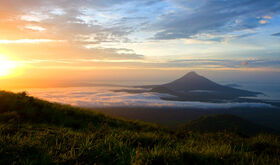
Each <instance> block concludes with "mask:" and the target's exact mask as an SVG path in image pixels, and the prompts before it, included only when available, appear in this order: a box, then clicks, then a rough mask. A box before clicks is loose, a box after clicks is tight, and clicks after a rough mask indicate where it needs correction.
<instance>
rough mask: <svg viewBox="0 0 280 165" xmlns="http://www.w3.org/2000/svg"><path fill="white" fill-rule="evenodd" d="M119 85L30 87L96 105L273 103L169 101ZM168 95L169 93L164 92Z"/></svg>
mask: <svg viewBox="0 0 280 165" xmlns="http://www.w3.org/2000/svg"><path fill="white" fill-rule="evenodd" d="M116 88H117V87H98V88H97V87H84V88H55V89H35V90H34V89H33V90H27V91H28V92H29V94H30V95H33V96H36V97H39V98H41V99H46V100H48V101H52V102H58V103H63V104H71V105H74V106H80V107H88V108H96V107H126V106H129V107H178V108H200V109H219V108H235V107H271V105H269V104H265V103H207V102H190V101H166V100H161V99H160V96H161V95H160V94H157V93H140V94H139V93H138V94H131V93H125V92H113V91H112V90H113V89H116ZM165 97H166V96H165Z"/></svg>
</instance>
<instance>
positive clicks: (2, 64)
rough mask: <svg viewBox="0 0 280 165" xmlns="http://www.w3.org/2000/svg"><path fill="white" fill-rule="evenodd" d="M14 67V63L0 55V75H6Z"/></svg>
mask: <svg viewBox="0 0 280 165" xmlns="http://www.w3.org/2000/svg"><path fill="white" fill-rule="evenodd" d="M15 67H16V65H15V63H14V62H12V61H9V60H6V59H4V58H2V57H0V76H1V77H4V76H8V75H11V74H12V71H13V69H14V68H15Z"/></svg>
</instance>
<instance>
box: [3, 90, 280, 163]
mask: <svg viewBox="0 0 280 165" xmlns="http://www.w3.org/2000/svg"><path fill="white" fill-rule="evenodd" d="M0 113H1V114H0V121H1V122H0V164H176V165H177V164H244V165H245V164H246V165H247V164H271V165H274V164H275V165H277V164H280V137H279V136H276V135H268V134H259V135H257V136H253V137H241V136H239V135H237V134H234V133H227V132H221V133H203V134H202V133H196V132H191V131H186V130H176V131H174V130H173V131H169V130H167V129H165V128H161V127H159V126H156V125H152V124H147V123H142V122H136V121H126V120H121V119H116V118H112V117H109V116H106V115H103V114H100V113H95V112H91V111H88V110H85V109H80V108H74V107H70V106H65V105H59V104H53V103H49V102H46V101H42V100H38V99H36V98H33V97H28V96H26V94H25V93H20V94H14V93H9V92H1V93H0Z"/></svg>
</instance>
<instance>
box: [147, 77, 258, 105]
mask: <svg viewBox="0 0 280 165" xmlns="http://www.w3.org/2000/svg"><path fill="white" fill-rule="evenodd" d="M151 91H152V92H158V93H168V94H171V95H174V96H177V97H179V99H181V100H184V99H187V100H197V101H199V100H203V101H205V100H221V99H226V100H227V99H237V98H239V97H252V96H256V95H258V94H261V93H260V92H252V91H247V90H241V89H236V88H232V87H229V86H224V85H220V84H218V83H215V82H213V81H211V80H209V79H207V78H205V77H203V76H200V75H198V74H197V73H195V72H189V73H187V74H186V75H184V76H183V77H181V78H179V79H177V80H175V81H172V82H170V83H166V84H163V85H158V86H155V87H153V88H152V90H151ZM177 99H178V98H177Z"/></svg>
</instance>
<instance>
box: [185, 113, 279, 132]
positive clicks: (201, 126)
mask: <svg viewBox="0 0 280 165" xmlns="http://www.w3.org/2000/svg"><path fill="white" fill-rule="evenodd" d="M184 129H186V130H190V131H199V132H213V133H216V132H223V131H227V132H235V133H238V134H241V135H247V136H251V135H257V134H259V133H276V131H274V130H273V129H270V128H266V127H264V126H260V125H257V124H255V123H252V122H250V121H247V120H245V119H242V118H240V117H237V116H234V115H229V114H221V115H214V116H205V117H202V118H200V119H197V120H193V121H190V122H189V123H188V124H186V125H185V126H184Z"/></svg>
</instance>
